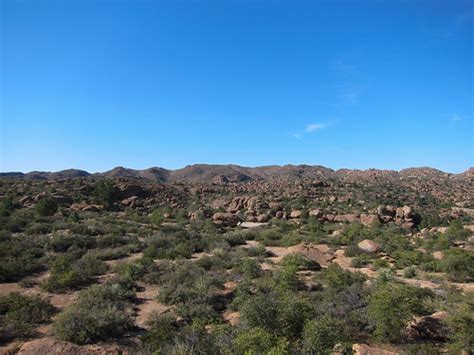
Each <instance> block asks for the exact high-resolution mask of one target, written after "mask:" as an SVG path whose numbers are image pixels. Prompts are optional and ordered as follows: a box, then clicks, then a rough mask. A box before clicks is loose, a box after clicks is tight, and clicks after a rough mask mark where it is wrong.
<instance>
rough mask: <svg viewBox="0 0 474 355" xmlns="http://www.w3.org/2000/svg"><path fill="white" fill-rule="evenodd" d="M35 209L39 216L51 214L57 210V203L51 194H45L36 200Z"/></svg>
mask: <svg viewBox="0 0 474 355" xmlns="http://www.w3.org/2000/svg"><path fill="white" fill-rule="evenodd" d="M36 211H37V212H38V214H39V215H40V216H52V215H54V214H55V213H56V212H57V211H58V203H57V202H56V200H55V199H54V198H52V197H51V196H46V197H44V198H42V199H41V200H39V201H38V203H37V204H36Z"/></svg>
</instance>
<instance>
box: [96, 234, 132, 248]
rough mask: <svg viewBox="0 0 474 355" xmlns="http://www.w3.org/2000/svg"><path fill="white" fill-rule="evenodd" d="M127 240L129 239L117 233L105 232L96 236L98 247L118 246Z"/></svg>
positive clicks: (124, 243)
mask: <svg viewBox="0 0 474 355" xmlns="http://www.w3.org/2000/svg"><path fill="white" fill-rule="evenodd" d="M128 242H129V239H128V238H126V237H124V236H123V235H117V234H106V235H104V236H101V237H99V238H97V247H98V248H118V247H121V246H123V245H126V244H127V243H128Z"/></svg>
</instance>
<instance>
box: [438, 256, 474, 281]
mask: <svg viewBox="0 0 474 355" xmlns="http://www.w3.org/2000/svg"><path fill="white" fill-rule="evenodd" d="M440 265H441V269H442V270H443V271H444V272H445V273H446V275H447V276H448V279H449V280H451V281H455V282H470V281H472V280H473V279H474V252H472V251H466V250H461V249H451V250H448V251H446V252H445V255H444V257H443V259H442V260H441V262H440Z"/></svg>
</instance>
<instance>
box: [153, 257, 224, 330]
mask: <svg viewBox="0 0 474 355" xmlns="http://www.w3.org/2000/svg"><path fill="white" fill-rule="evenodd" d="M222 283H223V279H222V277H221V276H220V275H219V274H218V273H213V274H212V275H210V274H208V273H206V271H205V270H204V269H202V268H199V267H196V266H191V265H173V266H171V267H170V269H169V270H163V274H162V276H161V279H160V285H161V287H160V293H159V295H158V299H159V301H161V302H163V303H165V304H174V305H176V306H177V313H178V315H180V316H182V317H187V318H190V319H193V318H195V317H196V318H205V319H207V320H209V321H211V320H214V319H217V316H218V314H217V311H216V310H217V309H221V308H222V306H223V305H222V303H221V302H222V300H221V299H220V298H219V296H218V294H217V291H218V290H220V289H222Z"/></svg>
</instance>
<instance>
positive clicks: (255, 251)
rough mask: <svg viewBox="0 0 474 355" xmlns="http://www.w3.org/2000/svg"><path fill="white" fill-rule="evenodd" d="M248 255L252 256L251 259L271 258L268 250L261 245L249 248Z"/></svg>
mask: <svg viewBox="0 0 474 355" xmlns="http://www.w3.org/2000/svg"><path fill="white" fill-rule="evenodd" d="M247 255H248V256H250V257H256V256H263V257H267V256H269V255H268V252H267V250H266V249H265V247H264V246H263V245H261V244H257V245H256V246H254V247H250V248H248V249H247Z"/></svg>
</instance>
